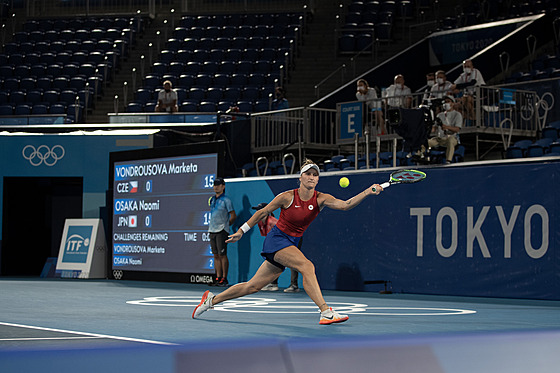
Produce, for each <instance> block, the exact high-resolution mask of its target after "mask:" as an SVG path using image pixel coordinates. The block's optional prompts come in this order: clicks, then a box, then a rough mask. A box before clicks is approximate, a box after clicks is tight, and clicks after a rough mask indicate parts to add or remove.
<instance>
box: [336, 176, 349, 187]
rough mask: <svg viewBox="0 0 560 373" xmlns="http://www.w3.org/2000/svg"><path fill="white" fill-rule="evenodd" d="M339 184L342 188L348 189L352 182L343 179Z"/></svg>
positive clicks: (345, 178)
mask: <svg viewBox="0 0 560 373" xmlns="http://www.w3.org/2000/svg"><path fill="white" fill-rule="evenodd" d="M338 184H339V185H340V186H341V187H343V188H346V187H347V186H348V185H350V180H348V178H347V177H341V178H340V180H339V181H338Z"/></svg>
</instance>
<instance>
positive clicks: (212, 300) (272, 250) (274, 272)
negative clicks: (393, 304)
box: [192, 159, 383, 325]
mask: <svg viewBox="0 0 560 373" xmlns="http://www.w3.org/2000/svg"><path fill="white" fill-rule="evenodd" d="M318 181H319V167H318V166H317V165H316V164H315V163H313V161H311V160H309V159H306V160H305V162H304V163H303V165H302V167H301V170H300V177H299V188H297V189H294V190H288V191H286V192H283V193H280V194H279V195H277V196H276V197H275V198H274V199H273V200H272V202H270V203H269V204H268V205H266V207H264V208H262V209H260V210H258V211H257V212H255V213H254V214H253V216H251V218H250V219H249V220H248V221H247V222H246V223H244V224H243V225H242V226H241V228H239V229H238V230H237V232H235V233H234V234H232V235H230V236H229V238H228V240H227V241H226V242H228V243H229V242H236V241H239V240H240V239H241V237H242V236H243V234H244V233H247V232H248V231H249V230H250V229H251V228H252V227H254V226H255V225H257V223H258V222H259V221H260V220H261V219H262V218H263V217H265V216H266V215H267V214H269V213H272V212H273V211H274V210H276V209H278V208H281V213H280V219H279V220H278V222H277V224H276V226H275V227H274V228H272V230H271V231H270V232H269V233H268V235H267V236H266V238H265V241H264V244H263V250H262V253H261V255H262V256H263V257H264V259H265V261H264V262H263V264H262V265H261V266H260V268H259V269H258V270H257V273H256V274H255V275H254V276H253V278H251V279H250V280H249V281H248V282H242V283H239V284H236V285H234V286H232V287H230V288H229V289H227V290H225V291H224V292H222V293H220V294H217V295H214V294H212V293H211V292H210V291H206V292H205V293H204V294H203V296H202V300H201V301H200V304H199V305H198V306H197V307H196V308H195V309H194V311H193V314H192V317H193V319H195V318H197V317H199V316H200V315H201V314H202V313H204V312H205V311H207V310H209V309H211V308H212V307H213V306H215V305H216V304H218V303H222V302H224V301H226V300H230V299H234V298H239V297H242V296H245V295H248V294H253V293H256V292H258V291H259V290H261V289H262V288H263V287H264V286H265V285H267V284H269V283H271V282H272V281H273V280H275V279H277V278H278V277H279V276H280V274H282V272H283V271H284V269H285V268H286V267H288V268H291V269H295V270H296V271H298V272H299V273H301V275H302V277H303V286H304V288H305V291H306V292H307V295H309V297H310V298H311V299H312V300H313V302H315V304H316V305H317V307H319V310H320V311H321V316H320V319H319V324H323V325H328V324H332V323H339V322H344V321H346V320H348V316H346V315H339V314H338V313H337V312H336V311H334V310H333V309H332V308H330V307H329V306H328V305H327V303H325V299H324V298H323V294H322V293H321V288H320V287H319V283H318V282H317V277H316V276H315V267H314V265H313V263H311V261H310V260H309V259H307V258H306V257H305V255H303V253H302V252H301V251H300V250H299V249H298V248H297V246H298V242H299V240H300V239H301V237H302V236H303V233H304V232H305V230H306V229H307V227H308V226H309V224H311V222H312V221H313V219H315V218H316V217H317V215H318V214H319V211H321V210H322V209H323V207H329V208H331V209H334V210H345V211H346V210H350V209H352V208H353V207H356V206H357V205H359V204H360V203H361V202H362V201H363V200H364V199H365V198H366V197H367V196H369V195H372V194H375V195H377V194H379V193H380V192H381V191H382V190H383V188H382V187H381V186H380V185H379V184H373V185H372V186H370V187H369V188H367V189H366V190H364V191H363V192H361V193H360V194H358V195H356V196H354V197H352V198H350V199H348V200H346V201H343V200H340V199H337V198H335V197H333V196H332V195H330V194H326V193H321V192H317V191H316V190H315V187H316V186H317V183H318Z"/></svg>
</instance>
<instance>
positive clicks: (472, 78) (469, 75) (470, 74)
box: [451, 60, 486, 119]
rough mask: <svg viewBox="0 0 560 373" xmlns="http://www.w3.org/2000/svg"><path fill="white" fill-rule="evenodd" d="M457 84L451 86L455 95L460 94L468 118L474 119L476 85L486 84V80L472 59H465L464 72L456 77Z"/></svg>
mask: <svg viewBox="0 0 560 373" xmlns="http://www.w3.org/2000/svg"><path fill="white" fill-rule="evenodd" d="M454 83H455V84H453V86H452V87H451V88H452V90H453V93H454V94H455V95H460V94H461V91H462V90H464V91H463V94H462V96H461V97H460V98H459V101H460V102H461V103H462V104H463V106H464V107H465V109H466V111H467V113H466V114H467V118H468V119H474V99H473V95H474V92H475V89H474V87H477V86H481V85H485V84H486V82H485V81H484V78H483V77H482V74H481V73H480V71H479V70H478V69H475V68H474V64H473V61H472V60H464V61H463V73H462V74H461V75H459V77H458V78H457V79H455V82H454Z"/></svg>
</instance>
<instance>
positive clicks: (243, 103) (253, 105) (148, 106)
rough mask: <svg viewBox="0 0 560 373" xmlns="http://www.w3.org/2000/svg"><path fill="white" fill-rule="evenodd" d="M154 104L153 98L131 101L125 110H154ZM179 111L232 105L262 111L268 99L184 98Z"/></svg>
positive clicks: (215, 109)
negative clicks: (144, 101)
mask: <svg viewBox="0 0 560 373" xmlns="http://www.w3.org/2000/svg"><path fill="white" fill-rule="evenodd" d="M155 106H156V102H155V100H153V101H150V102H147V103H141V102H137V101H135V102H131V103H129V104H128V105H127V108H126V111H127V112H129V113H142V112H147V113H151V112H154V110H155ZM178 106H179V111H181V112H187V113H189V112H190V113H193V112H204V113H215V112H218V111H222V112H225V111H227V110H228V109H229V108H231V107H233V106H237V107H238V108H239V111H240V112H243V113H252V112H263V111H268V110H269V101H268V100H257V101H250V100H240V101H233V100H232V101H227V100H226V101H219V102H213V101H198V100H186V101H182V102H181V103H180V104H179V105H178Z"/></svg>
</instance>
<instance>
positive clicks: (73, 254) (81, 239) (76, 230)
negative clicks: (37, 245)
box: [62, 225, 93, 263]
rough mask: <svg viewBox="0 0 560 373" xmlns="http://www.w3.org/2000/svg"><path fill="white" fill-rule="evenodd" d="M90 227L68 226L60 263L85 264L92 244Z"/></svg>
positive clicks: (91, 228) (91, 229)
mask: <svg viewBox="0 0 560 373" xmlns="http://www.w3.org/2000/svg"><path fill="white" fill-rule="evenodd" d="M92 232H93V227H92V226H76V225H74V226H72V225H71V226H69V227H68V233H67V234H66V240H65V243H64V254H63V257H62V261H63V262H65V263H86V261H87V257H88V251H89V248H90V246H91V245H92V244H93V242H92V241H91V235H92Z"/></svg>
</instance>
